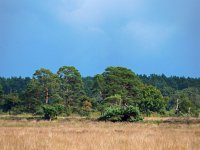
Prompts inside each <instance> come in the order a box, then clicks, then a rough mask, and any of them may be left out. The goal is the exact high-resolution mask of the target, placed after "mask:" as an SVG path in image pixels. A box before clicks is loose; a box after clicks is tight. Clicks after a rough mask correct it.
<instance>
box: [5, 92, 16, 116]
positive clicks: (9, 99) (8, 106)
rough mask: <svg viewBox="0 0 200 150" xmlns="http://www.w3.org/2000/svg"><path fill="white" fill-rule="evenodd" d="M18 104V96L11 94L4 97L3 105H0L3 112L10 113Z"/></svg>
mask: <svg viewBox="0 0 200 150" xmlns="http://www.w3.org/2000/svg"><path fill="white" fill-rule="evenodd" d="M19 103H20V99H19V96H18V95H17V94H15V93H11V94H8V95H5V96H4V97H3V105H2V109H3V111H4V112H9V114H10V112H11V110H12V109H13V108H14V107H16V106H18V105H19Z"/></svg>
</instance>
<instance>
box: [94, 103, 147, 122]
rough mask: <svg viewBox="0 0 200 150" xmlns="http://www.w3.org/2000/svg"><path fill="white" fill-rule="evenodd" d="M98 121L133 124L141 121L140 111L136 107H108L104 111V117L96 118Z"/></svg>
mask: <svg viewBox="0 0 200 150" xmlns="http://www.w3.org/2000/svg"><path fill="white" fill-rule="evenodd" d="M98 120H100V121H113V122H116V121H128V122H135V121H140V120H143V118H142V116H141V114H140V111H139V109H138V108H137V107H134V106H127V107H119V106H115V107H109V108H107V109H106V111H105V113H104V115H102V116H101V117H99V118H98Z"/></svg>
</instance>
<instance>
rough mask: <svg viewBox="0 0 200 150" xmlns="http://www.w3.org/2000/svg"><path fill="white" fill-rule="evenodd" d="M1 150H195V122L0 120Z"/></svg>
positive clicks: (199, 128) (198, 133) (199, 133)
mask: <svg viewBox="0 0 200 150" xmlns="http://www.w3.org/2000/svg"><path fill="white" fill-rule="evenodd" d="M0 126H1V127H0V149H1V150H147V149H148V150H162V149H164V150H165V149H166V150H168V149H169V150H170V149H171V150H190V149H191V150H195V149H196V150H199V149H200V125H199V124H195V125H194V124H190V125H188V124H155V123H110V122H106V123H105V122H92V121H73V120H71V121H60V122H57V121H53V122H46V121H39V122H36V121H26V120H22V121H8V120H0Z"/></svg>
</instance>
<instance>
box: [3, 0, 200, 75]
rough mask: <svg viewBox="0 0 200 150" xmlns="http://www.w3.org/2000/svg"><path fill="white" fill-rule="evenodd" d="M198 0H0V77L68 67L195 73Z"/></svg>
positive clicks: (199, 42)
mask: <svg viewBox="0 0 200 150" xmlns="http://www.w3.org/2000/svg"><path fill="white" fill-rule="evenodd" d="M199 8H200V1H199V0H0V76H6V77H10V76H20V75H21V76H32V74H33V73H34V71H35V70H36V69H39V68H42V67H43V68H48V69H50V70H51V71H53V72H56V71H57V69H58V68H59V67H61V66H64V65H67V66H68V65H72V66H75V67H76V68H77V69H78V70H79V71H80V72H81V74H82V75H83V76H87V75H94V74H97V73H102V72H103V71H104V69H105V68H106V67H108V66H124V67H128V68H130V69H132V70H133V71H134V72H135V73H137V74H152V73H156V74H161V73H164V74H166V75H167V76H170V75H178V76H191V77H200V9H199Z"/></svg>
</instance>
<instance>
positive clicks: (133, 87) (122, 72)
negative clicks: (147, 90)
mask: <svg viewBox="0 0 200 150" xmlns="http://www.w3.org/2000/svg"><path fill="white" fill-rule="evenodd" d="M102 75H103V78H104V83H105V84H104V90H103V95H104V97H109V96H114V95H116V94H117V95H120V96H121V97H122V100H123V102H122V103H123V104H125V105H126V104H127V103H131V101H132V102H133V101H137V100H140V99H141V96H142V95H141V90H142V87H143V84H142V82H141V81H140V79H139V78H138V77H137V76H136V75H135V73H134V72H132V71H131V70H130V69H127V68H124V67H108V68H107V69H106V70H105V72H104V73H103V74H102Z"/></svg>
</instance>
